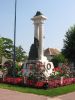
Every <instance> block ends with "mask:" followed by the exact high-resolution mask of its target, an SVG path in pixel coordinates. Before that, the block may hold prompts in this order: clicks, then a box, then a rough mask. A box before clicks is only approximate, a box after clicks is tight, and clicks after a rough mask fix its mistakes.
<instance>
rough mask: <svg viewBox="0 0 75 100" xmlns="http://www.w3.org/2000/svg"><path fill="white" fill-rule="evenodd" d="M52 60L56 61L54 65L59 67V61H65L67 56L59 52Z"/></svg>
mask: <svg viewBox="0 0 75 100" xmlns="http://www.w3.org/2000/svg"><path fill="white" fill-rule="evenodd" d="M51 61H52V62H53V63H54V66H55V67H57V66H58V64H59V63H63V62H64V61H65V57H64V55H63V54H59V55H56V56H54V57H53V59H52V60H51Z"/></svg>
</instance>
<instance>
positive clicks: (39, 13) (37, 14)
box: [35, 11, 43, 16]
mask: <svg viewBox="0 0 75 100" xmlns="http://www.w3.org/2000/svg"><path fill="white" fill-rule="evenodd" d="M39 15H43V14H42V13H41V12H40V11H37V12H36V15H35V16H39Z"/></svg>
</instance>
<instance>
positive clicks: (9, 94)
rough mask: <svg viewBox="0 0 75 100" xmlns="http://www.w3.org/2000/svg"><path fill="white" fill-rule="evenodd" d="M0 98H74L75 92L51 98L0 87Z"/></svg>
mask: <svg viewBox="0 0 75 100" xmlns="http://www.w3.org/2000/svg"><path fill="white" fill-rule="evenodd" d="M0 100H75V92H72V93H69V94H65V95H61V96H57V97H53V98H51V97H46V96H41V95H35V94H29V93H21V92H17V91H11V90H6V89H0Z"/></svg>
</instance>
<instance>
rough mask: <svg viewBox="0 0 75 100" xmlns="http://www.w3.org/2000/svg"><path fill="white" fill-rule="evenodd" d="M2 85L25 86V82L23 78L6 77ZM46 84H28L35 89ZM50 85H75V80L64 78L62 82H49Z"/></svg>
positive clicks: (30, 82) (31, 82)
mask: <svg viewBox="0 0 75 100" xmlns="http://www.w3.org/2000/svg"><path fill="white" fill-rule="evenodd" d="M0 83H8V84H24V80H23V78H22V77H16V78H13V77H6V78H5V79H4V80H2V79H1V80H0ZM44 83H46V81H45V82H44V81H41V82H40V81H38V82H36V83H35V82H34V80H27V81H26V84H27V85H28V86H34V87H42V86H43V85H44ZM47 83H48V85H49V88H56V87H59V86H65V85H70V84H75V78H63V80H62V82H61V80H50V81H48V82H47Z"/></svg>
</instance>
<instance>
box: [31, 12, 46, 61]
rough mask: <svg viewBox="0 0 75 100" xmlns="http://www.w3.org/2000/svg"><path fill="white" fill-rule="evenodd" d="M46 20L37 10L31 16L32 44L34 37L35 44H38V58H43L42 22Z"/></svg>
mask: <svg viewBox="0 0 75 100" xmlns="http://www.w3.org/2000/svg"><path fill="white" fill-rule="evenodd" d="M44 20H46V17H45V16H44V15H43V14H42V13H41V12H40V11H37V13H36V15H35V16H34V17H33V18H32V21H34V44H35V38H36V42H37V43H36V44H38V60H42V59H43V56H44V55H43V23H44Z"/></svg>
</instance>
